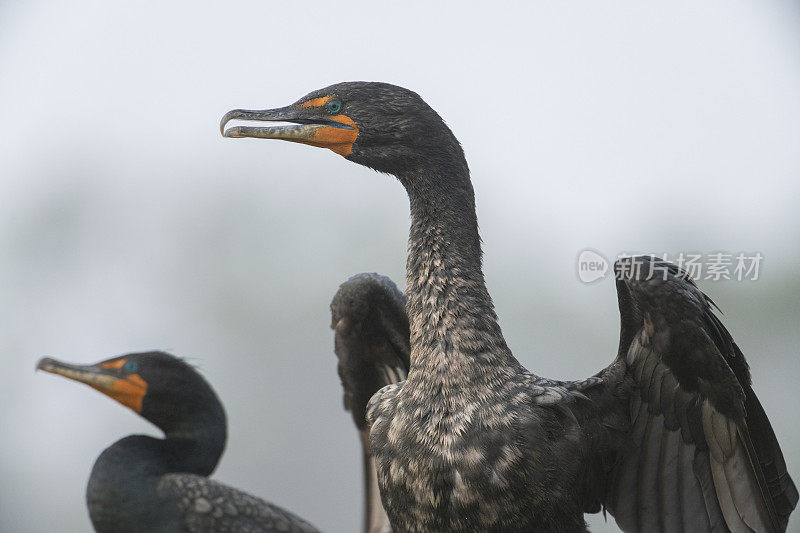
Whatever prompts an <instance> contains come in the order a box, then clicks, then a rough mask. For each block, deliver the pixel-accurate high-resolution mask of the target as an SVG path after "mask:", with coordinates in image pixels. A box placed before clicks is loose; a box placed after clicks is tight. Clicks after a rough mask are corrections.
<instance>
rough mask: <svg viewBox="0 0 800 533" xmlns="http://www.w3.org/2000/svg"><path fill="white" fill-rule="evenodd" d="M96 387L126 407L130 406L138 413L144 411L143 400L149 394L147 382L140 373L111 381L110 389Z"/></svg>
mask: <svg viewBox="0 0 800 533" xmlns="http://www.w3.org/2000/svg"><path fill="white" fill-rule="evenodd" d="M95 388H97V390H99V391H100V392H102V393H103V394H106V395H108V396H110V397H111V398H114V399H115V400H117V401H118V402H119V403H121V404H122V405H124V406H125V407H129V408H131V409H133V410H134V411H136V412H137V413H141V412H142V400H144V396H145V394H147V382H146V381H145V380H143V379H142V378H141V377H139V374H131V375H129V376H128V377H127V378H125V379H117V380H115V381H114V382H112V383H111V387H110V388H108V389H101V388H99V387H95Z"/></svg>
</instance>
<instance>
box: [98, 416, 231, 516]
mask: <svg viewBox="0 0 800 533" xmlns="http://www.w3.org/2000/svg"><path fill="white" fill-rule="evenodd" d="M210 407H211V408H210V409H209V411H208V412H207V413H206V414H205V415H202V416H200V414H198V415H197V416H194V417H192V419H186V420H183V421H181V422H182V423H181V424H179V426H178V428H177V429H173V430H171V431H165V438H163V439H157V438H154V437H149V436H145V435H129V436H127V437H125V438H123V439H121V440H118V441H117V442H115V443H114V444H112V445H111V446H109V447H108V448H106V449H105V450H104V451H103V453H102V454H100V457H98V458H97V461H96V462H95V465H94V468H93V469H92V474H91V476H90V477H89V484H88V486H87V488H86V503H87V505H88V507H89V514H90V516H91V518H92V523H93V524H94V526H95V529H96V530H97V531H115V530H117V528H118V527H119V524H120V523H121V521H126V522H128V521H129V523H136V524H137V525H139V526H141V527H142V528H143V529H142V530H146V529H147V528H148V527H153V528H155V527H156V525H157V524H158V521H159V520H160V519H161V518H160V514H159V512H158V510H159V508H160V507H159V505H161V503H160V502H159V498H158V496H157V494H156V487H157V484H158V480H159V479H160V477H161V476H162V475H164V474H168V473H172V472H185V473H191V474H197V475H200V476H207V475H209V474H210V473H211V472H213V471H214V468H215V467H216V465H217V462H218V461H219V458H220V456H221V455H222V451H223V450H224V448H225V439H226V423H225V413H224V411H223V410H222V407H221V405H216V406H210Z"/></svg>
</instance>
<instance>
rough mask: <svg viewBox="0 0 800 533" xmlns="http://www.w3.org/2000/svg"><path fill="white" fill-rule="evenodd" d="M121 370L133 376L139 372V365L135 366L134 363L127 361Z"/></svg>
mask: <svg viewBox="0 0 800 533" xmlns="http://www.w3.org/2000/svg"><path fill="white" fill-rule="evenodd" d="M122 370H124V371H125V372H127V373H128V374H135V373H136V372H138V371H139V365H138V364H136V361H128V362H127V363H125V365H123V367H122Z"/></svg>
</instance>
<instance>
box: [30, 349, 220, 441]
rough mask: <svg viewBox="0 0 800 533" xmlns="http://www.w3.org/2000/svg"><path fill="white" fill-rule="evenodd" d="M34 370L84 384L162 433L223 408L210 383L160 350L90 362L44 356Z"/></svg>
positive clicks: (218, 413)
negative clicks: (130, 410)
mask: <svg viewBox="0 0 800 533" xmlns="http://www.w3.org/2000/svg"><path fill="white" fill-rule="evenodd" d="M36 369H37V370H43V371H45V372H49V373H51V374H58V375H60V376H63V377H65V378H68V379H71V380H74V381H79V382H81V383H85V384H86V385H89V386H90V387H92V388H93V389H96V390H98V391H100V392H102V393H103V394H105V395H106V396H109V397H110V398H113V399H114V400H116V401H118V402H119V403H121V404H122V405H124V406H126V407H129V408H130V409H132V410H133V411H135V412H136V413H138V414H139V415H140V416H142V417H143V418H145V419H147V420H148V421H150V422H152V423H153V424H155V425H156V426H158V427H159V428H161V429H162V430H163V431H164V432H165V433H180V432H182V431H184V430H187V431H188V427H189V425H190V424H196V423H197V421H198V420H199V419H201V418H203V417H216V416H222V418H223V420H224V412H223V411H222V404H221V403H220V402H219V399H218V398H217V396H216V394H215V393H214V390H213V389H212V388H211V385H209V384H208V382H207V381H206V380H205V379H203V377H202V376H201V375H200V374H199V373H198V372H197V371H196V370H195V369H194V368H193V367H192V366H191V365H190V364H188V363H186V362H185V361H184V360H182V359H180V358H178V357H175V356H173V355H170V354H167V353H164V352H145V353H133V354H127V355H121V356H117V357H113V358H111V359H107V360H105V361H101V362H99V363H96V364H93V365H75V364H70V363H64V362H61V361H57V360H55V359H51V358H49V357H45V358H43V359H41V360H39V362H38V363H37V364H36Z"/></svg>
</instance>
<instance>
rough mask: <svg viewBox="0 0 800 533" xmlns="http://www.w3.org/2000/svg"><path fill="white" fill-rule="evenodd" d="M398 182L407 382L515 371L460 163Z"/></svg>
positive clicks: (454, 381)
mask: <svg viewBox="0 0 800 533" xmlns="http://www.w3.org/2000/svg"><path fill="white" fill-rule="evenodd" d="M399 179H400V181H401V182H402V183H403V184H404V186H405V187H406V190H407V191H408V195H409V201H410V205H411V231H410V236H409V245H408V246H409V253H408V263H407V268H406V278H407V279H406V293H407V295H408V304H407V309H408V315H409V320H410V324H411V373H410V374H409V381H410V382H414V381H415V380H431V379H433V380H436V381H439V382H445V384H447V385H450V386H460V385H461V384H467V383H470V382H478V381H480V382H485V381H486V380H493V379H497V378H498V375H499V374H507V373H509V372H515V371H517V370H518V369H519V368H521V367H520V365H519V363H518V362H517V361H516V359H514V357H513V355H511V352H510V351H509V349H508V347H507V345H506V342H505V339H504V338H503V334H502V332H501V331H500V326H499V324H498V323H497V315H496V314H495V312H494V306H493V304H492V300H491V298H490V296H489V293H488V291H487V290H486V284H485V282H484V278H483V270H482V267H481V243H480V236H479V235H478V222H477V217H476V214H475V197H474V193H473V190H472V184H471V182H470V180H469V170H468V169H467V166H466V163H465V162H464V163H463V164H457V165H448V166H447V167H445V168H441V169H435V168H433V169H427V170H426V171H424V172H419V173H418V174H416V175H414V174H407V175H404V176H400V177H399ZM412 374H416V376H412Z"/></svg>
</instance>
